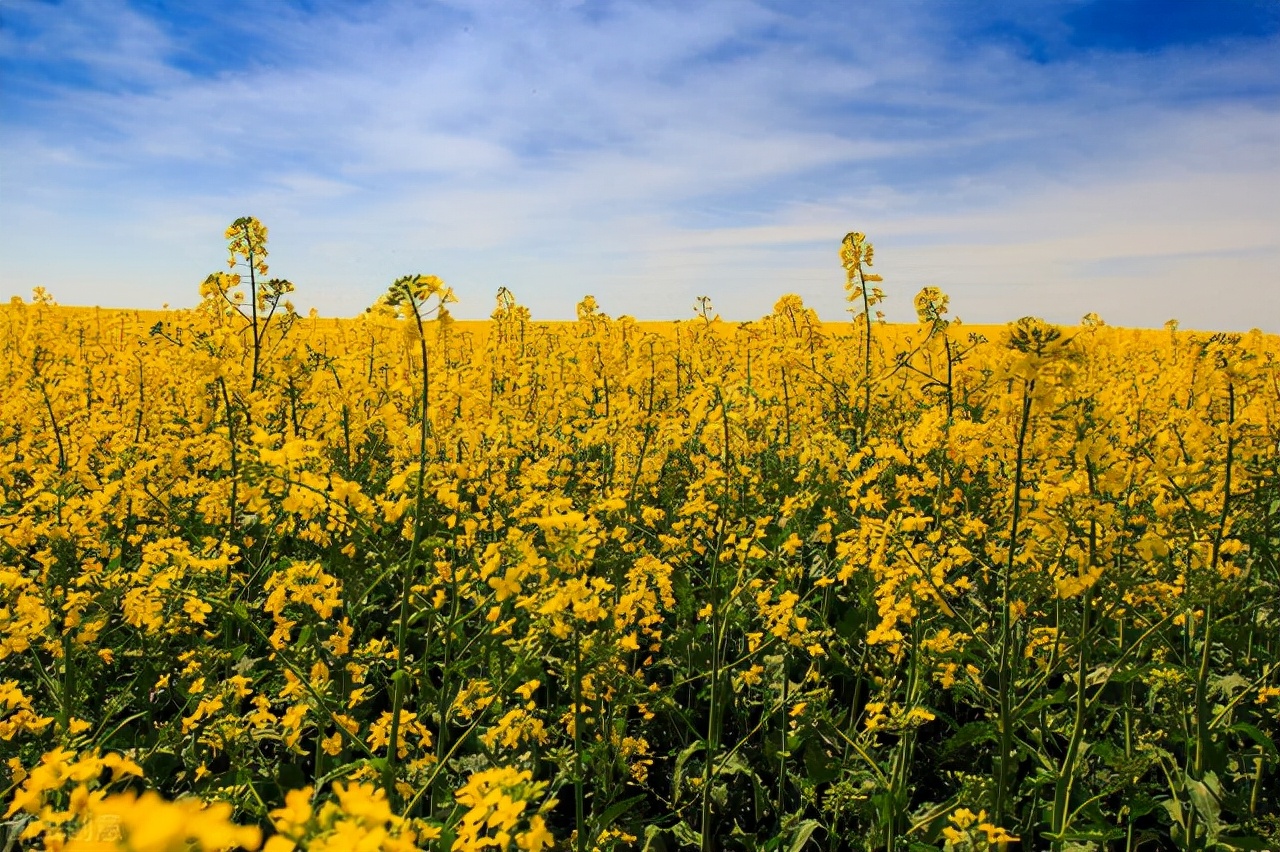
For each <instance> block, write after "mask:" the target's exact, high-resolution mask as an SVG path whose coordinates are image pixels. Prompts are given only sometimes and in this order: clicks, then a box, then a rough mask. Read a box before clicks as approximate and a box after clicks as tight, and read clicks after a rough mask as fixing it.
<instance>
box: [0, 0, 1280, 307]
mask: <svg viewBox="0 0 1280 852" xmlns="http://www.w3.org/2000/svg"><path fill="white" fill-rule="evenodd" d="M246 214H249V215H254V216H257V217H258V218H260V219H262V220H263V222H265V223H266V224H267V226H268V227H269V228H270V231H271V262H272V269H271V272H272V274H273V275H278V276H282V277H287V278H289V279H291V280H292V281H293V282H294V283H295V284H296V285H297V288H298V291H297V300H296V301H297V303H298V305H299V307H300V308H301V309H303V310H305V309H306V308H308V307H311V306H315V307H317V308H319V309H320V311H321V312H322V313H325V314H338V315H352V314H355V313H358V312H359V311H361V310H363V309H364V308H365V307H366V306H367V305H369V304H370V303H371V302H372V301H373V300H374V299H375V298H377V296H378V295H379V294H380V293H381V292H382V291H383V290H384V289H385V288H386V286H387V285H388V284H389V283H390V282H391V281H392V280H393V279H394V278H395V277H397V276H399V275H403V274H407V273H414V272H422V273H431V274H437V275H440V276H441V277H443V278H444V279H445V280H446V282H448V283H449V284H451V285H452V286H453V287H454V288H455V289H456V290H457V292H458V294H459V296H460V297H461V299H462V301H461V303H460V305H459V306H458V309H457V311H456V313H457V314H458V315H459V316H464V317H482V316H486V315H487V314H488V312H489V311H490V310H491V308H492V304H493V294H494V293H495V291H496V290H497V288H498V287H499V286H507V287H509V288H511V289H512V290H513V291H514V292H515V293H516V295H517V297H518V298H519V299H520V301H521V302H523V303H524V304H527V305H528V306H529V307H530V308H531V309H532V310H533V312H534V315H535V317H539V318H545V319H555V318H565V317H571V316H572V315H573V306H574V304H575V303H576V302H577V301H578V300H579V299H580V298H581V297H582V296H583V295H585V294H587V293H591V294H593V295H595V296H596V297H597V299H598V300H599V302H600V304H601V307H602V309H603V310H605V311H606V312H608V313H611V314H614V315H618V314H632V315H635V316H638V317H641V318H655V319H658V318H681V317H690V316H692V309H693V304H694V299H695V298H696V297H697V296H699V295H704V294H705V295H708V296H710V297H711V298H712V301H713V302H714V304H715V306H716V308H717V309H718V310H719V312H720V313H721V314H722V315H723V316H725V318H726V319H730V318H731V319H749V318H754V317H757V316H760V315H763V314H765V313H767V312H768V311H769V310H770V308H771V306H772V304H773V302H774V301H775V300H776V299H777V298H778V297H779V296H781V295H782V294H784V293H792V292H794V293H798V294H800V295H801V296H802V297H803V298H804V300H805V302H806V303H807V304H810V305H811V306H813V307H815V308H817V309H818V311H819V313H820V314H821V315H822V316H823V317H824V318H827V319H838V318H840V316H841V313H842V309H843V302H842V290H841V285H842V281H843V274H842V271H841V269H840V266H839V259H838V247H839V243H840V239H841V237H843V235H844V233H845V232H846V231H849V230H861V231H864V232H866V233H867V234H868V235H869V237H870V239H871V240H872V242H874V243H875V245H876V249H877V268H878V271H879V272H881V274H883V275H884V276H885V279H886V281H885V289H886V290H887V292H888V293H889V296H890V298H889V301H888V303H887V305H886V311H887V313H888V315H889V318H890V319H902V320H906V319H909V318H911V316H912V313H911V307H910V306H911V297H912V296H913V295H914V293H915V292H916V291H917V290H918V289H919V288H920V287H923V286H926V285H930V284H933V285H938V286H941V287H943V288H944V289H946V290H947V291H948V292H949V293H950V294H951V296H952V305H953V308H954V310H955V312H956V313H957V314H959V315H960V316H961V317H963V318H964V319H966V320H967V321H970V322H1004V321H1008V320H1012V319H1016V318H1017V317H1019V316H1023V315H1027V314H1034V315H1038V316H1043V317H1046V318H1048V319H1050V320H1053V321H1057V322H1073V321H1076V320H1078V318H1079V317H1080V316H1081V315H1082V314H1084V313H1085V312H1087V311H1096V312H1097V313H1099V314H1100V315H1102V317H1103V318H1104V319H1106V320H1107V321H1108V322H1111V323H1113V324H1124V325H1141V326H1158V325H1160V324H1161V323H1163V322H1164V321H1165V320H1167V319H1169V318H1172V317H1177V318H1178V319H1179V320H1181V322H1182V324H1183V325H1184V326H1185V327H1195V328H1223V329H1240V330H1244V329H1248V328H1251V327H1254V326H1258V327H1261V328H1263V329H1264V330H1267V331H1272V332H1280V0H1256V2H1255V0H1095V2H1088V0H1037V2H1021V0H1013V1H1012V2H1008V3H994V2H964V3H962V2H946V0H937V2H911V0H896V2H857V3H855V2H847V3H828V2H820V0H810V2H748V0H735V2H694V3H690V2H634V3H632V2H612V0H609V2H596V0H587V1H586V2H555V0H545V2H520V0H476V2H408V0H351V2H345V1H344V2H337V0H333V2H330V1H329V0H294V2H286V0H258V2H239V0H221V2H217V3H208V2H195V0H191V2H170V0H63V2H45V0H0V217H3V222H4V223H5V225H4V228H3V229H2V230H0V290H3V291H5V292H3V293H0V296H8V295H9V294H10V293H15V294H21V295H27V294H29V291H30V289H31V287H33V286H36V285H42V286H45V287H47V288H48V289H50V290H51V291H52V292H53V294H54V295H55V297H57V298H58V299H59V301H61V302H62V303H64V304H103V305H113V306H134V307H158V306H159V305H161V304H162V303H169V304H172V305H175V306H177V305H189V304H192V303H194V301H195V300H196V293H197V288H198V286H199V282H200V281H201V280H202V279H203V278H204V276H205V275H206V274H207V273H209V272H211V271H214V270H217V269H220V268H225V267H224V266H223V265H222V264H223V262H224V259H225V248H224V245H225V244H224V241H223V239H222V232H223V230H224V229H225V227H226V226H227V224H229V223H230V222H231V221H232V220H233V219H235V218H236V217H238V216H241V215H246Z"/></svg>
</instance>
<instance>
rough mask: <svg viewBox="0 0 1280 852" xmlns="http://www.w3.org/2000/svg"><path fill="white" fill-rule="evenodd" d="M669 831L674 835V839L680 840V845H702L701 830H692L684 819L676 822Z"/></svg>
mask: <svg viewBox="0 0 1280 852" xmlns="http://www.w3.org/2000/svg"><path fill="white" fill-rule="evenodd" d="M671 833H672V834H674V835H675V836H676V840H678V841H680V844H681V845H682V846H696V847H698V848H701V847H702V832H700V831H694V830H693V829H692V828H690V827H689V824H688V823H687V822H685V821H684V820H681V821H680V822H678V823H676V824H675V827H674V828H672V829H671Z"/></svg>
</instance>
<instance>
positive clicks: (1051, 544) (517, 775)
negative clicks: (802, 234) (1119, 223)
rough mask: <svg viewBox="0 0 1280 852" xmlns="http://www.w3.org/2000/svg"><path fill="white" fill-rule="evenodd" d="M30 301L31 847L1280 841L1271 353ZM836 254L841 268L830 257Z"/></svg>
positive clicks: (19, 748)
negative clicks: (151, 310)
mask: <svg viewBox="0 0 1280 852" xmlns="http://www.w3.org/2000/svg"><path fill="white" fill-rule="evenodd" d="M227 238H228V240H229V241H230V262H231V265H232V267H233V270H239V273H238V274H237V273H236V272H234V271H233V272H231V273H215V274H214V275H211V276H209V278H208V279H206V281H205V283H204V286H203V287H202V289H201V294H202V297H203V300H202V302H201V303H200V305H199V306H198V307H197V308H195V309H193V310H182V311H170V312H163V313H155V314H149V315H144V314H140V313H136V312H126V311H108V310H96V309H93V310H90V309H71V308H62V307H59V306H57V305H55V304H53V302H52V299H51V298H50V297H49V296H48V294H46V293H44V292H43V291H38V292H37V294H36V298H35V299H34V301H32V302H29V303H26V302H23V301H22V300H20V299H15V300H14V301H13V302H12V303H10V304H8V305H7V306H4V307H3V308H0V373H2V374H3V379H2V380H0V387H2V388H3V389H4V392H3V394H0V756H2V757H3V760H2V761H0V788H3V790H4V806H3V808H4V809H3V815H2V816H0V819H2V820H3V824H2V825H0V848H2V849H6V850H8V849H27V848H31V849H41V848H45V849H62V850H68V852H71V850H126V849H127V850H134V852H143V850H148V852H152V850H154V851H155V852H160V850H186V849H203V850H215V849H224V848H244V849H248V850H255V849H264V850H266V852H287V850H291V849H300V850H302V849H307V850H335V852H351V851H352V850H413V849H440V850H481V849H497V850H507V849H519V850H535V851H536V850H543V849H567V850H568V849H571V850H597V849H598V850H614V849H649V850H675V849H684V848H700V849H703V850H712V849H741V850H756V849H759V850H796V852H798V850H802V849H827V850H840V849H851V850H854V849H867V850H925V849H947V850H957V852H959V850H980V849H988V848H991V849H995V848H1009V849H1012V848H1025V849H1061V850H1086V849H1125V850H1137V849H1187V850H1190V849H1224V850H1229V849H1277V848H1280V774H1278V773H1277V769H1278V766H1277V764H1278V762H1280V761H1278V755H1277V749H1276V740H1277V738H1280V613H1278V611H1277V610H1278V608H1280V572H1278V569H1277V554H1278V553H1280V339H1278V338H1277V337H1275V336H1268V335H1263V334H1261V333H1258V332H1253V333H1249V334H1243V335H1241V334H1231V335H1228V334H1206V333H1196V332H1189V331H1181V330H1178V329H1177V327H1176V325H1173V324H1170V325H1169V326H1167V327H1166V328H1165V329H1164V330H1162V331H1133V330H1123V329H1116V328H1112V327H1110V326H1107V325H1105V324H1104V323H1102V322H1101V321H1100V320H1098V319H1097V318H1096V317H1094V316H1092V315H1090V317H1087V318H1086V320H1085V321H1084V323H1083V324H1082V325H1081V326H1079V327H1074V328H1057V327H1054V326H1051V325H1048V324H1046V323H1044V322H1042V321H1039V320H1034V319H1024V320H1020V321H1018V322H1016V323H1012V324H1010V325H1009V326H1007V327H1000V328H990V327H988V328H983V329H979V330H973V329H971V328H970V327H969V326H966V325H962V324H960V323H959V322H958V321H956V320H953V319H950V318H949V315H948V305H947V298H946V296H945V295H943V294H942V293H941V292H940V291H938V290H936V289H933V288H928V289H926V290H924V291H922V292H921V293H920V294H919V295H918V296H917V297H916V300H915V306H916V309H917V313H918V315H919V323H918V324H917V325H915V326H913V327H902V326H892V325H886V324H884V323H882V322H879V321H877V319H876V305H877V303H878V302H879V301H880V300H881V299H882V298H883V293H882V292H881V291H880V289H878V288H879V278H878V276H875V275H873V274H872V273H871V271H870V267H871V264H872V260H873V254H872V249H871V245H870V244H869V243H868V242H867V241H866V239H865V238H864V237H863V236H862V235H861V234H850V235H849V237H847V238H846V240H845V242H844V244H843V246H842V247H841V260H842V262H843V265H844V269H845V273H846V281H847V285H846V286H847V296H848V299H849V305H850V308H851V312H852V313H853V315H854V316H853V322H852V323H850V322H848V321H845V322H840V323H822V322H819V320H818V318H817V316H816V315H815V314H814V313H813V312H812V311H811V310H809V309H807V308H806V307H805V306H804V305H803V304H802V303H801V301H800V300H799V299H798V298H797V297H795V296H785V297H783V298H782V299H781V300H780V301H779V302H778V303H777V305H776V307H775V309H774V311H773V313H772V314H770V315H769V316H766V317H764V318H762V319H760V320H758V321H755V322H750V323H742V324H737V323H727V322H723V321H721V320H719V318H718V317H716V316H715V315H714V312H713V310H712V308H711V306H710V305H709V304H708V303H707V302H705V301H703V302H702V303H701V304H700V309H699V311H698V312H697V313H696V314H695V315H694V316H693V318H692V319H690V320H688V321H683V322H679V323H665V324H660V323H640V322H636V321H635V320H633V319H631V318H628V317H621V318H616V319H615V318H611V317H609V316H607V315H605V314H604V313H602V312H601V310H600V308H599V307H598V306H597V305H596V304H595V301H594V300H593V299H591V298H590V297H588V298H587V299H585V300H584V301H583V302H582V303H581V304H580V305H579V307H578V319H577V321H576V322H566V323H540V322H537V321H535V320H534V319H532V318H531V317H530V316H529V313H528V311H527V310H525V309H523V308H522V307H520V306H519V305H518V304H517V303H516V301H515V300H514V298H513V297H512V295H511V294H510V293H509V292H507V291H506V290H503V291H501V292H500V293H499V298H498V305H497V309H496V311H495V312H494V314H493V317H492V320H491V321H489V322H487V323H466V322H454V321H453V320H452V319H451V318H450V316H449V314H448V309H447V305H448V304H449V302H450V301H452V293H451V292H450V291H449V290H448V288H447V287H445V286H444V284H443V283H442V282H440V281H439V280H438V279H436V278H433V277H424V276H411V277H407V278H403V279H400V280H399V281H397V282H395V284H394V285H393V286H392V287H391V289H390V290H389V291H388V293H387V296H386V297H384V298H383V299H382V300H380V302H379V303H378V304H377V305H375V306H374V308H372V309H371V310H370V311H369V312H367V313H365V314H364V315H362V316H361V317H359V318H357V319H353V320H341V321H335V320H326V319H321V318H318V317H315V316H311V317H304V316H299V315H297V314H296V313H295V312H294V310H293V308H292V307H291V306H290V305H289V303H288V302H287V301H286V299H287V297H288V295H289V293H290V292H291V291H292V290H293V285H292V284H290V283H289V282H288V281H286V280H283V279H268V278H267V275H268V271H267V262H266V261H267V254H266V229H265V228H264V227H262V225H261V223H259V222H257V220H254V219H251V218H246V219H241V220H237V222H236V223H234V224H233V225H232V227H231V228H230V229H229V230H228V232H227ZM833 267H834V263H833Z"/></svg>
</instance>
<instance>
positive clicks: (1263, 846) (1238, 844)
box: [1218, 837, 1276, 852]
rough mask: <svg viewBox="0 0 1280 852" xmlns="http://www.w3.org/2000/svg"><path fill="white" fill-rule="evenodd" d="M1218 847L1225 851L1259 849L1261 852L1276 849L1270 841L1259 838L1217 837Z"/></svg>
mask: <svg viewBox="0 0 1280 852" xmlns="http://www.w3.org/2000/svg"><path fill="white" fill-rule="evenodd" d="M1218 845H1219V846H1221V847H1225V848H1227V849H1259V850H1262V852H1269V850H1272V849H1275V848H1276V847H1275V844H1274V843H1272V842H1271V841H1270V840H1263V839H1262V838H1261V837H1219V838H1218Z"/></svg>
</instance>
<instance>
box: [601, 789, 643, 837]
mask: <svg viewBox="0 0 1280 852" xmlns="http://www.w3.org/2000/svg"><path fill="white" fill-rule="evenodd" d="M646 798H648V797H647V796H645V795H644V794H641V795H639V796H632V797H631V798H630V799H623V800H622V801H621V802H614V803H613V804H612V805H610V806H609V807H608V808H606V809H605V812H604V813H602V814H600V816H599V817H598V818H597V819H596V821H595V823H596V825H595V830H596V833H599V832H601V831H603V830H605V829H607V828H609V827H610V826H612V825H613V822H614V820H616V819H617V818H618V817H620V816H622V815H623V814H625V813H626V812H627V811H629V810H631V809H632V808H633V807H635V806H636V805H638V804H640V803H641V802H643V801H644V800H645V799H646ZM645 835H646V837H647V836H648V831H647V830H646V832H645Z"/></svg>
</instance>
